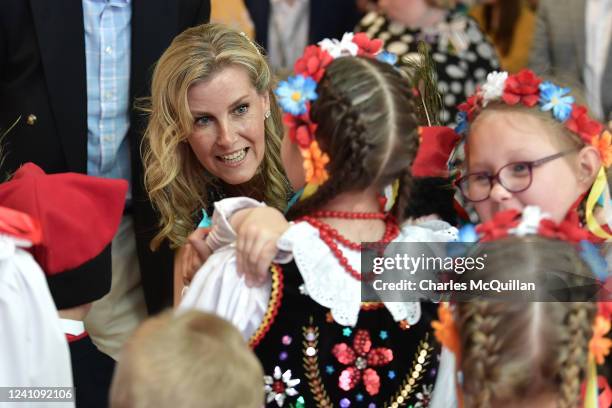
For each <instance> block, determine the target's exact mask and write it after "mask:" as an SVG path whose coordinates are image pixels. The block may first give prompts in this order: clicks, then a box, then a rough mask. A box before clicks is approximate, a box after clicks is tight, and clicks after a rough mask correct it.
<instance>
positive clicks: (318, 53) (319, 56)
mask: <svg viewBox="0 0 612 408" xmlns="http://www.w3.org/2000/svg"><path fill="white" fill-rule="evenodd" d="M333 60H334V59H333V57H332V56H331V55H329V53H328V52H327V51H323V50H322V49H321V48H320V47H319V46H317V45H309V46H308V47H306V49H305V50H304V55H302V56H301V57H300V58H299V59H298V60H297V61H295V65H294V67H293V68H294V70H295V74H296V75H304V76H306V77H312V79H314V80H315V81H316V82H319V81H320V80H321V78H322V77H323V74H324V73H325V68H326V67H327V66H328V65H329V64H331V62H332V61H333Z"/></svg>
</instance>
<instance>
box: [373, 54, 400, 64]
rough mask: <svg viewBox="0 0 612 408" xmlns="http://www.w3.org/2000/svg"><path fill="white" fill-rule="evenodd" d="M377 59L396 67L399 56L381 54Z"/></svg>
mask: <svg viewBox="0 0 612 408" xmlns="http://www.w3.org/2000/svg"><path fill="white" fill-rule="evenodd" d="M376 59H377V60H379V61H382V62H386V63H387V64H389V65H392V66H395V64H397V55H396V54H394V53H392V52H388V51H383V52H381V53H380V54H378V55H377V56H376Z"/></svg>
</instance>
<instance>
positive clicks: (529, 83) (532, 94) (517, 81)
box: [455, 69, 612, 167]
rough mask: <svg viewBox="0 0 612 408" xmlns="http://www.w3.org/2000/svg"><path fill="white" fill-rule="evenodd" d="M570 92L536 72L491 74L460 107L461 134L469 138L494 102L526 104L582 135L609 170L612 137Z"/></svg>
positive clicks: (611, 161)
mask: <svg viewBox="0 0 612 408" xmlns="http://www.w3.org/2000/svg"><path fill="white" fill-rule="evenodd" d="M570 92H571V90H570V88H562V87H560V86H557V85H555V84H553V83H552V82H550V81H543V80H542V78H540V77H538V76H537V75H536V74H535V73H534V72H533V71H531V70H528V69H523V70H522V71H520V72H519V73H518V74H514V75H509V74H508V73H507V72H497V71H495V72H491V73H490V74H489V75H487V80H486V82H485V83H484V84H483V85H482V87H479V88H478V89H477V90H476V93H474V94H473V95H472V96H470V97H469V98H468V99H467V101H466V102H464V103H462V104H460V105H459V106H458V108H459V111H460V112H459V116H458V122H459V124H458V126H457V129H455V130H456V131H457V133H460V134H465V133H466V132H467V130H468V126H469V122H472V121H473V120H474V118H475V116H476V115H477V114H478V113H480V111H481V110H482V109H484V108H486V106H487V105H488V104H489V103H491V102H503V103H505V104H507V105H518V104H522V105H524V106H527V107H529V108H533V107H538V108H539V109H540V110H541V111H543V112H549V111H550V112H551V113H552V115H553V117H554V118H555V120H557V121H558V122H560V123H563V124H565V127H566V128H567V129H569V130H570V131H572V132H573V133H575V134H576V135H578V136H579V137H580V138H581V139H582V140H583V141H584V143H586V144H587V145H592V146H595V148H597V150H598V151H599V152H600V154H601V158H602V161H603V163H604V166H605V167H609V166H610V165H611V164H612V144H611V138H612V135H611V134H610V132H609V131H608V130H605V131H604V129H605V127H604V125H602V124H601V123H599V122H598V121H596V120H594V119H592V118H591V117H589V114H588V113H587V109H586V108H585V107H584V106H582V105H578V104H576V103H574V102H575V99H574V97H573V96H571V95H570Z"/></svg>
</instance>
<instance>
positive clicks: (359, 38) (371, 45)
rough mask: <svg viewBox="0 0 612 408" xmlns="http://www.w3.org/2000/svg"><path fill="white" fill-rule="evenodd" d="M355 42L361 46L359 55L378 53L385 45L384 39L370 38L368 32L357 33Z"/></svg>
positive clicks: (369, 55)
mask: <svg viewBox="0 0 612 408" xmlns="http://www.w3.org/2000/svg"><path fill="white" fill-rule="evenodd" d="M353 42H354V43H355V44H357V46H358V47H359V52H358V53H357V55H360V56H361V55H364V56H367V57H371V56H374V55H376V54H378V52H379V51H380V50H381V48H382V46H383V41H382V40H379V39H374V40H370V38H369V37H368V35H367V34H366V33H357V34H355V35H354V36H353Z"/></svg>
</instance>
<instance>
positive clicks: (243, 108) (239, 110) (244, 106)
mask: <svg viewBox="0 0 612 408" xmlns="http://www.w3.org/2000/svg"><path fill="white" fill-rule="evenodd" d="M248 111H249V105H248V104H247V103H243V104H242V105H240V106H238V107H237V108H236V109H234V112H235V113H236V114H238V115H244V114H245V113H247V112H248Z"/></svg>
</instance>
